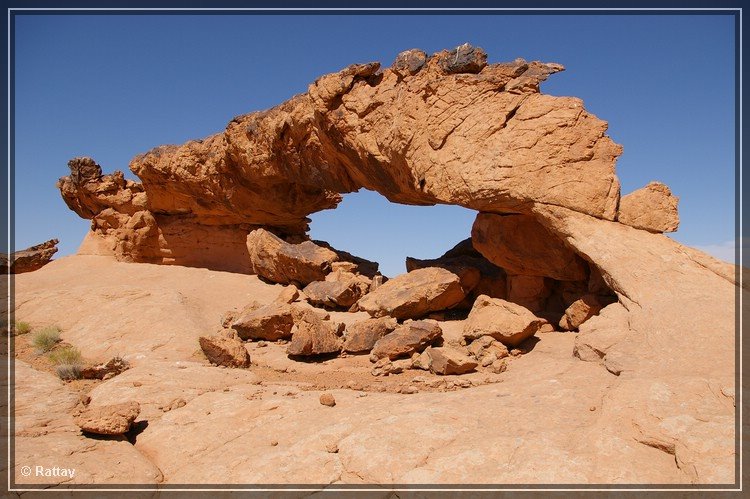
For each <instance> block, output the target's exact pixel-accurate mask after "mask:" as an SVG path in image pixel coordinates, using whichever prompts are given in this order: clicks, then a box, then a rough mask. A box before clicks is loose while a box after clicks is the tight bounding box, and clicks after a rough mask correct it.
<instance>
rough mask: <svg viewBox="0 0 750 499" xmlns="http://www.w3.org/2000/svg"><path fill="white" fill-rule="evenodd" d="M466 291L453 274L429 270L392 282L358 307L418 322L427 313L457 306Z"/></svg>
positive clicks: (369, 296)
mask: <svg viewBox="0 0 750 499" xmlns="http://www.w3.org/2000/svg"><path fill="white" fill-rule="evenodd" d="M467 291H468V290H465V289H464V288H463V287H462V286H461V279H460V278H459V277H458V276H457V275H456V274H454V273H453V272H450V271H448V270H445V269H441V268H438V267H427V268H423V269H418V270H414V271H412V272H409V273H407V274H402V275H400V276H398V277H395V278H393V279H391V280H389V281H388V282H386V283H385V284H383V285H382V286H380V287H379V288H378V289H376V290H375V291H373V292H372V293H369V294H367V295H365V296H364V297H362V298H361V299H360V300H359V301H358V302H357V307H358V308H359V309H360V310H364V311H365V312H367V313H369V314H370V315H372V316H373V317H382V316H384V315H389V316H391V317H395V318H397V319H419V318H421V317H424V316H425V315H426V314H427V313H428V312H432V311H436V310H445V309H448V308H451V307H454V306H456V305H458V304H459V303H461V301H462V300H463V299H464V298H465V297H466V293H467Z"/></svg>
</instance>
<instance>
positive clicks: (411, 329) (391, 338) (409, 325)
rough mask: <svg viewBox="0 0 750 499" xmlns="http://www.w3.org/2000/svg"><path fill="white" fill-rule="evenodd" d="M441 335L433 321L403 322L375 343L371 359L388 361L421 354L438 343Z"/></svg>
mask: <svg viewBox="0 0 750 499" xmlns="http://www.w3.org/2000/svg"><path fill="white" fill-rule="evenodd" d="M442 334H443V331H442V329H440V326H439V325H438V323H437V322H435V321H430V320H424V321H410V322H405V323H404V324H403V325H401V326H399V327H398V328H396V330H395V331H393V332H392V333H390V334H387V335H385V336H383V337H382V338H381V339H379V340H378V341H377V342H376V343H375V346H373V348H372V353H371V359H375V360H379V359H382V358H385V357H387V358H388V359H390V360H396V359H398V358H400V357H410V356H411V355H412V354H413V353H415V352H421V351H422V350H424V349H425V348H427V347H428V346H430V345H432V344H434V343H436V342H438V341H439V340H440V338H441V337H442Z"/></svg>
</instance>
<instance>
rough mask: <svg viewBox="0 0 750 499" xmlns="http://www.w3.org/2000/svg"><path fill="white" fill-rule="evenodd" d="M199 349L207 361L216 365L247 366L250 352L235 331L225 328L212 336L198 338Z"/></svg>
mask: <svg viewBox="0 0 750 499" xmlns="http://www.w3.org/2000/svg"><path fill="white" fill-rule="evenodd" d="M198 343H199V344H200V346H201V350H203V353H204V354H205V356H206V358H207V359H208V361H209V362H211V363H212V364H214V365H217V366H226V367H248V366H249V365H250V354H249V353H247V350H246V349H245V345H244V344H243V343H242V341H241V340H240V337H239V336H238V335H237V332H236V331H233V330H231V329H225V330H223V331H221V332H220V333H217V334H215V335H213V336H201V337H200V338H198Z"/></svg>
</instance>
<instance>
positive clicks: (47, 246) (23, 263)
mask: <svg viewBox="0 0 750 499" xmlns="http://www.w3.org/2000/svg"><path fill="white" fill-rule="evenodd" d="M59 242H60V241H58V240H57V239H50V240H49V241H46V242H43V243H41V244H37V245H35V246H32V247H30V248H26V249H25V250H20V251H16V252H15V253H12V254H11V255H10V258H7V257H5V255H3V258H4V259H5V262H4V265H3V266H2V270H1V271H0V273H6V272H10V273H11V274H23V273H24V272H33V271H35V270H39V269H41V268H42V267H44V266H45V265H47V264H48V263H49V262H50V260H51V259H52V256H53V255H54V254H55V253H57V244H58V243H59Z"/></svg>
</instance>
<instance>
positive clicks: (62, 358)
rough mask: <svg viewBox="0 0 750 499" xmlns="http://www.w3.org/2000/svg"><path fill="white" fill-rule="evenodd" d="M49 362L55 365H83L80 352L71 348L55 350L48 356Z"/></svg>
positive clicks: (65, 347)
mask: <svg viewBox="0 0 750 499" xmlns="http://www.w3.org/2000/svg"><path fill="white" fill-rule="evenodd" d="M49 360H50V362H52V363H53V364H55V365H59V364H81V363H83V357H81V352H80V351H79V350H78V349H77V348H76V347H73V346H64V347H62V348H58V349H56V350H55V351H53V352H52V353H50V354H49Z"/></svg>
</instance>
